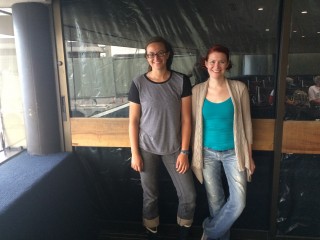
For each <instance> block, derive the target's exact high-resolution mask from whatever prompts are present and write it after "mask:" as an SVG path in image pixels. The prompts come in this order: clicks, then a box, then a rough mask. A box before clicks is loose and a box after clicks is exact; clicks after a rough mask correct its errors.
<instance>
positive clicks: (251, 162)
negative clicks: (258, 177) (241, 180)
mask: <svg viewBox="0 0 320 240" xmlns="http://www.w3.org/2000/svg"><path fill="white" fill-rule="evenodd" d="M255 170H256V164H255V163H254V161H253V159H252V158H251V159H250V174H251V175H252V174H253V173H254V171H255Z"/></svg>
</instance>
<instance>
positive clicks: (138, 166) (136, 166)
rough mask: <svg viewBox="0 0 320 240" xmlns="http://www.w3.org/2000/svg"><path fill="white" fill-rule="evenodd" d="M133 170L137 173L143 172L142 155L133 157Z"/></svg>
mask: <svg viewBox="0 0 320 240" xmlns="http://www.w3.org/2000/svg"><path fill="white" fill-rule="evenodd" d="M131 168H132V169H133V170H135V171H137V172H141V171H142V170H143V160H142V157H141V155H140V154H135V155H132V156H131Z"/></svg>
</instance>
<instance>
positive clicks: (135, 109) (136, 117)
mask: <svg viewBox="0 0 320 240" xmlns="http://www.w3.org/2000/svg"><path fill="white" fill-rule="evenodd" d="M140 111H141V106H140V104H137V103H133V102H130V105H129V139H130V146H131V167H132V168H133V169H134V170H135V171H138V172H140V171H142V169H143V161H142V158H141V154H140V151H139V123H140V115H141V113H140Z"/></svg>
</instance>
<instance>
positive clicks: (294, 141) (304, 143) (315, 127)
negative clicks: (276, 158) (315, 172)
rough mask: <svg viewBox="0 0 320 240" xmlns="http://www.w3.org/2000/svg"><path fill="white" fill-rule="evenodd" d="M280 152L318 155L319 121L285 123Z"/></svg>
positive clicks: (319, 148)
mask: <svg viewBox="0 0 320 240" xmlns="http://www.w3.org/2000/svg"><path fill="white" fill-rule="evenodd" d="M283 136H284V137H283V139H282V152H283V153H303V154H320V144H319V141H320V121H285V122H284V125H283Z"/></svg>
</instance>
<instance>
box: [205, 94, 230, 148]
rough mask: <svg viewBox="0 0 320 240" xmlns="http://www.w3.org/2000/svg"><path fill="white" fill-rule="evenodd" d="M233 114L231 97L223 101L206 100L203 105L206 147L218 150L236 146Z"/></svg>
mask: <svg viewBox="0 0 320 240" xmlns="http://www.w3.org/2000/svg"><path fill="white" fill-rule="evenodd" d="M233 116H234V108H233V104H232V100H231V98H228V99H227V100H226V101H224V102H221V103H214V102H210V101H209V100H207V99H205V100H204V103H203V107H202V117H203V146H204V147H207V148H210V149H213V150H217V151H225V150H230V149H233V148H234V135H233Z"/></svg>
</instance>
